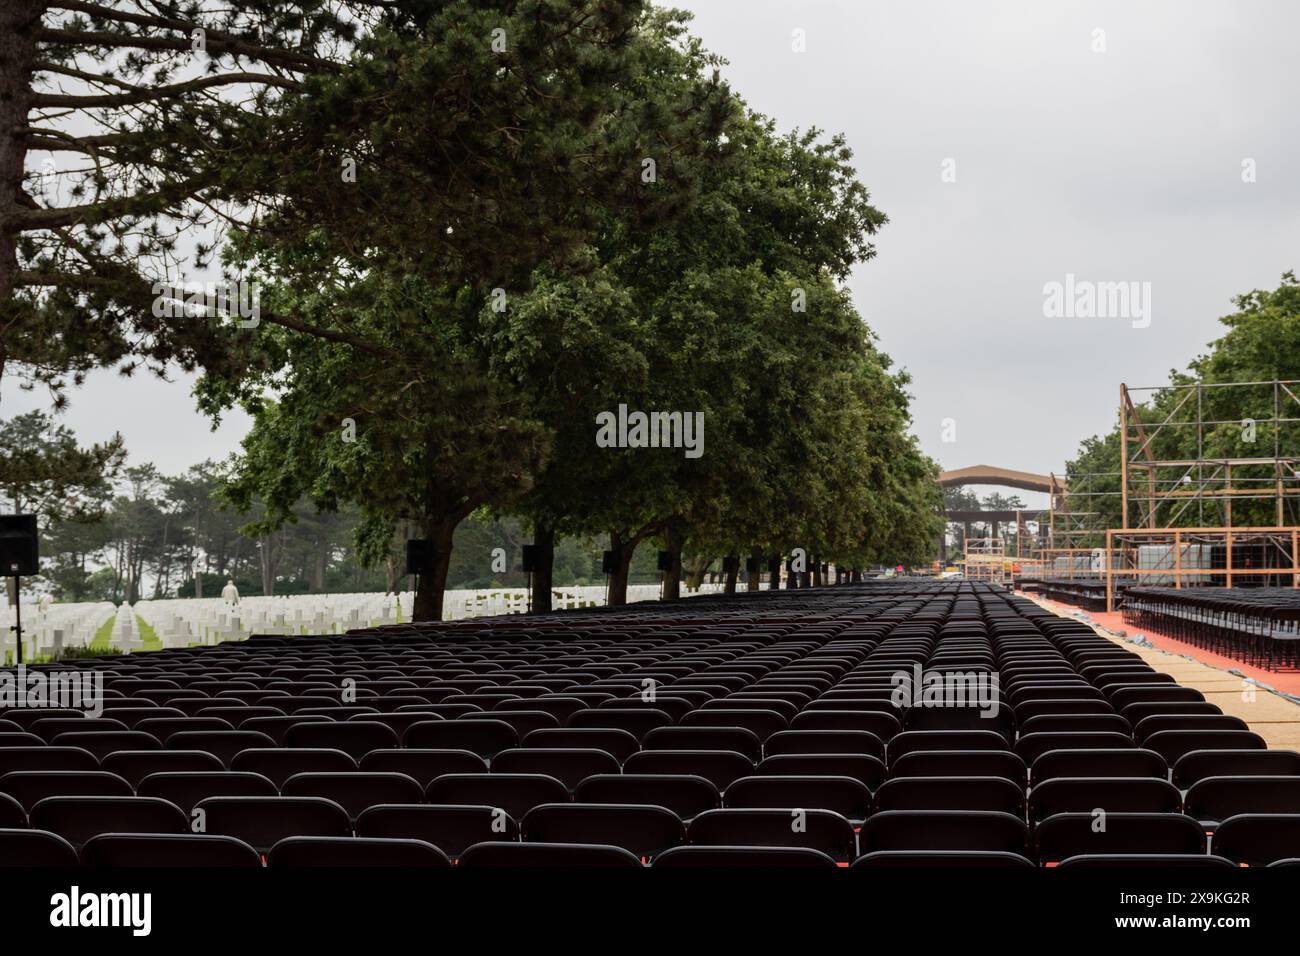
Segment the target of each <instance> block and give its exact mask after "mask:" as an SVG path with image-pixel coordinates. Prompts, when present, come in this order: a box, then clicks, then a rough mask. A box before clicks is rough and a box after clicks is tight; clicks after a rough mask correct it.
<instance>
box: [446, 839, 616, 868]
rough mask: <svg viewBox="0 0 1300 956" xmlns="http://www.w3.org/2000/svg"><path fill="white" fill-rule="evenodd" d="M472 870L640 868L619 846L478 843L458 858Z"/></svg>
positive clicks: (463, 865) (461, 864)
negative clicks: (505, 868) (507, 868)
mask: <svg viewBox="0 0 1300 956" xmlns="http://www.w3.org/2000/svg"><path fill="white" fill-rule="evenodd" d="M459 865H460V866H462V867H465V868H468V869H471V870H477V869H488V868H492V869H496V868H500V867H510V868H516V867H540V868H543V869H553V868H555V867H609V866H612V867H640V866H641V861H640V860H639V859H638V858H637V857H635V856H634V855H632V854H631V853H630V852H628V851H627V850H625V849H623V848H622V847H617V846H597V845H592V844H581V843H479V844H476V845H475V846H472V847H470V848H469V849H467V850H466V851H465V853H464V854H463V855H462V856H461V858H460V864H459Z"/></svg>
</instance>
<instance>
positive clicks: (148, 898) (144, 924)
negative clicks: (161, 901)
mask: <svg viewBox="0 0 1300 956" xmlns="http://www.w3.org/2000/svg"><path fill="white" fill-rule="evenodd" d="M50 925H51V926H54V927H58V928H68V929H73V928H76V927H80V926H85V927H90V928H99V927H127V928H129V929H130V930H131V935H132V936H148V935H149V933H150V931H151V930H152V929H153V894H151V893H82V892H81V888H80V887H78V886H74V887H72V889H71V890H69V891H68V892H67V893H55V894H54V895H53V896H51V897H50Z"/></svg>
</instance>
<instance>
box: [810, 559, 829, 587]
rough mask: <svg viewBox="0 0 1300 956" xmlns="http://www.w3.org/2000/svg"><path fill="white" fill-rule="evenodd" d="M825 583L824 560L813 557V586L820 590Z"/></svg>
mask: <svg viewBox="0 0 1300 956" xmlns="http://www.w3.org/2000/svg"><path fill="white" fill-rule="evenodd" d="M825 583H826V581H825V579H824V577H823V576H822V559H821V558H819V557H817V556H816V555H813V565H812V586H813V587H815V588H819V587H821V586H822V585H823V584H825Z"/></svg>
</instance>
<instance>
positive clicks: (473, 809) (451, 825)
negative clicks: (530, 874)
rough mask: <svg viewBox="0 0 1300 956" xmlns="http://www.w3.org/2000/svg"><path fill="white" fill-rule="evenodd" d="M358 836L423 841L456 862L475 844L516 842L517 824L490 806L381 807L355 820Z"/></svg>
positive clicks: (508, 815)
mask: <svg viewBox="0 0 1300 956" xmlns="http://www.w3.org/2000/svg"><path fill="white" fill-rule="evenodd" d="M356 830H357V836H359V837H386V838H397V839H413V840H423V841H425V842H426V843H431V844H433V845H434V846H436V847H438V849H440V850H442V851H443V852H444V853H446V854H447V856H449V857H451V858H452V859H455V858H457V857H459V856H460V855H461V854H462V853H464V852H465V850H466V849H468V848H469V847H471V846H473V845H474V844H476V843H485V842H491V841H511V840H518V839H519V824H518V823H517V822H516V821H515V818H514V817H512V816H510V814H508V813H506V812H505V811H504V810H501V809H500V808H497V807H490V806H472V805H464V806H456V805H450V804H443V805H438V806H434V805H431V804H383V805H380V806H374V807H370V808H369V809H367V810H363V811H362V813H361V815H360V816H359V817H357V822H356Z"/></svg>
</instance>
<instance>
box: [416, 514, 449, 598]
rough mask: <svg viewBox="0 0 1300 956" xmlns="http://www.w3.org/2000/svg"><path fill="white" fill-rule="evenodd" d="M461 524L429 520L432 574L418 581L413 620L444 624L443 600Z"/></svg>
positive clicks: (422, 575)
mask: <svg viewBox="0 0 1300 956" xmlns="http://www.w3.org/2000/svg"><path fill="white" fill-rule="evenodd" d="M459 523H460V522H459V521H457V520H454V519H452V518H442V519H433V520H430V521H429V522H427V523H426V524H425V526H424V534H425V537H427V538H428V539H429V540H431V541H432V542H433V570H432V572H431V573H427V574H421V575H420V577H419V583H418V584H417V586H416V589H415V606H414V608H412V611H411V618H412V620H415V621H441V620H442V598H443V593H444V592H445V591H446V589H447V569H448V568H449V567H451V541H452V536H453V535H454V534H455V533H456V525H457V524H459Z"/></svg>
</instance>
